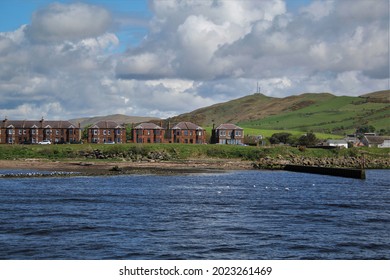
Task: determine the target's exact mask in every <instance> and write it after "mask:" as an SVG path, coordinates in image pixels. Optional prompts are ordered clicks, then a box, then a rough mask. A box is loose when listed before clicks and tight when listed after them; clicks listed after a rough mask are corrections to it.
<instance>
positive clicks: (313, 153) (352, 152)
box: [0, 143, 390, 160]
mask: <svg viewBox="0 0 390 280" xmlns="http://www.w3.org/2000/svg"><path fill="white" fill-rule="evenodd" d="M96 149H98V150H100V151H102V152H103V153H104V154H108V155H111V156H112V158H113V159H114V160H115V157H118V155H119V154H122V155H127V156H128V155H129V154H137V155H140V156H141V157H144V156H147V155H148V154H149V153H150V152H163V153H165V154H169V155H170V156H171V159H173V160H184V159H192V158H224V159H228V158H236V159H242V160H257V159H259V158H262V157H266V156H269V157H277V156H279V155H282V156H289V155H299V156H305V157H334V156H357V155H359V154H360V153H361V152H362V151H363V152H365V153H366V154H368V155H372V156H375V157H388V155H389V152H390V149H373V148H370V149H366V148H359V149H356V148H354V149H344V150H337V149H336V150H323V149H306V150H304V151H300V150H299V149H298V148H295V147H289V146H276V147H251V146H236V145H190V144H130V143H129V144H118V145H103V144H77V145H50V146H49V145H47V146H40V145H26V146H23V145H0V159H2V160H4V159H5V160H13V159H26V158H41V159H48V160H84V159H85V157H84V156H82V155H81V154H83V153H85V152H87V153H89V152H93V151H94V150H96ZM117 159H119V158H117Z"/></svg>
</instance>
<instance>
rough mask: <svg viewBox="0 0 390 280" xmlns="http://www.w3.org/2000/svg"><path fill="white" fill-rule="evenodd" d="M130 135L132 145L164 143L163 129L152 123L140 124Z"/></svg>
mask: <svg viewBox="0 0 390 280" xmlns="http://www.w3.org/2000/svg"><path fill="white" fill-rule="evenodd" d="M132 133H133V141H134V143H164V135H165V129H164V128H162V127H161V126H158V125H156V124H154V123H141V124H139V125H137V126H136V127H134V128H133V131H132Z"/></svg>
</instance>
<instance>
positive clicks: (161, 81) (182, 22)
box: [0, 0, 389, 119]
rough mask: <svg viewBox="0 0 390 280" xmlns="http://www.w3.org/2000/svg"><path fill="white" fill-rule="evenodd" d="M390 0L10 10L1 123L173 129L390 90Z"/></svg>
mask: <svg viewBox="0 0 390 280" xmlns="http://www.w3.org/2000/svg"><path fill="white" fill-rule="evenodd" d="M388 42H389V2H388V0H376V1H372V0H343V1H334V0H288V1H284V0H264V1H258V0H246V1H239V0H202V1H189V0H188V1H186V0H150V1H146V0H88V1H71V0H59V1H50V0H31V1H28V0H2V1H0V97H1V99H0V116H1V115H3V116H4V115H7V116H9V118H34V117H35V118H40V117H41V116H42V115H43V116H45V117H47V118H55V119H58V118H65V119H66V118H74V117H81V116H93V115H105V114H115V113H121V114H127V115H141V116H154V117H163V118H164V117H170V116H173V115H176V114H180V113H183V112H188V111H191V110H194V109H197V108H199V107H204V106H208V105H211V104H214V103H217V102H223V101H228V100H231V99H234V98H239V97H242V96H244V95H248V94H251V93H253V92H254V91H255V90H256V87H257V83H259V85H260V87H261V89H262V92H263V93H264V94H266V95H269V96H274V97H284V96H289V95H293V94H300V93H303V92H331V93H333V94H335V95H349V96H357V95H361V94H364V93H367V92H371V91H376V90H383V89H388V88H389V43H388Z"/></svg>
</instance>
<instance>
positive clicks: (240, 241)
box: [0, 170, 390, 259]
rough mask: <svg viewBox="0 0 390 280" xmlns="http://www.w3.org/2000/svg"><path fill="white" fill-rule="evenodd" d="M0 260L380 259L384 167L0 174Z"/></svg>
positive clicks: (388, 190) (389, 243) (387, 231)
mask: <svg viewBox="0 0 390 280" xmlns="http://www.w3.org/2000/svg"><path fill="white" fill-rule="evenodd" d="M0 221H1V223H0V248H1V250H0V258H1V259H390V171H389V170H368V171H367V180H356V179H348V178H339V177H331V176H320V175H313V174H303V173H290V172H283V171H280V172H279V171H239V172H230V173H222V174H198V175H182V176H136V175H133V176H117V177H73V178H26V179H4V178H3V179H0Z"/></svg>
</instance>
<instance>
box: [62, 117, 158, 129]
mask: <svg viewBox="0 0 390 280" xmlns="http://www.w3.org/2000/svg"><path fill="white" fill-rule="evenodd" d="M105 120H110V121H114V122H117V123H119V124H131V123H140V122H148V121H151V120H156V118H153V117H135V116H126V115H121V114H116V115H109V116H98V117H90V118H78V119H71V120H69V121H70V122H72V123H74V124H78V123H80V126H81V127H82V128H84V127H86V126H88V125H91V124H94V123H97V122H99V121H105Z"/></svg>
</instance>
